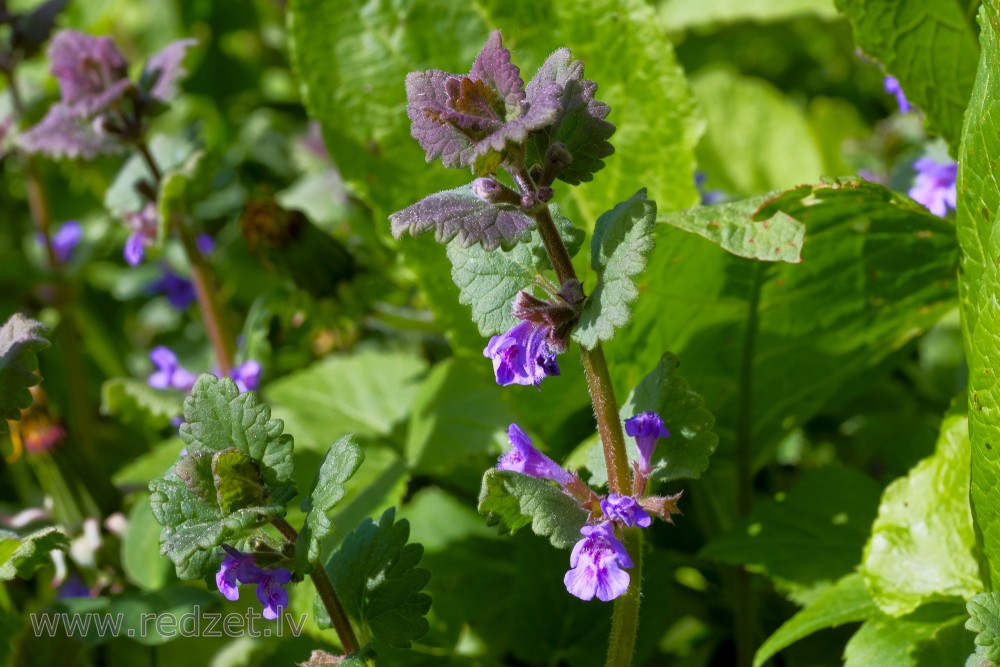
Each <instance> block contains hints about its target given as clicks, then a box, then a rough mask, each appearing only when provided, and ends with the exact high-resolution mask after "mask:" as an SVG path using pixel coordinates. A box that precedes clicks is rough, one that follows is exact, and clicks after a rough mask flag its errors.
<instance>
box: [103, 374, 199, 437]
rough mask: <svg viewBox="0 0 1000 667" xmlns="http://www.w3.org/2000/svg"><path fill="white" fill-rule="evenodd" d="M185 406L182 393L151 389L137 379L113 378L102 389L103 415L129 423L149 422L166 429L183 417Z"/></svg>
mask: <svg viewBox="0 0 1000 667" xmlns="http://www.w3.org/2000/svg"><path fill="white" fill-rule="evenodd" d="M183 405H184V396H183V394H181V392H179V391H172V390H169V389H157V388H155V387H150V386H149V383H147V382H144V381H143V380H137V379H135V378H112V379H110V380H107V381H106V382H105V383H104V384H103V385H102V386H101V414H105V415H110V416H112V417H117V418H118V419H120V420H121V421H122V422H124V423H126V424H129V423H134V422H143V421H145V422H146V423H148V424H149V425H150V426H151V427H152V428H163V427H165V426H166V425H167V424H169V423H170V420H171V419H173V418H174V417H177V416H179V415H180V414H181V411H182V410H183Z"/></svg>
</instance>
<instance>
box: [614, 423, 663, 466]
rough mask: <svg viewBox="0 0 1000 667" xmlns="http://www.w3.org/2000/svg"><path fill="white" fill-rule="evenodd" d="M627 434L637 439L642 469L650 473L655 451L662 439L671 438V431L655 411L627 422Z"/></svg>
mask: <svg viewBox="0 0 1000 667" xmlns="http://www.w3.org/2000/svg"><path fill="white" fill-rule="evenodd" d="M625 433H626V434H628V435H630V436H632V437H633V438H635V444H636V445H637V446H638V447H639V456H640V458H641V459H642V460H641V467H642V469H643V470H645V471H648V470H649V468H650V464H651V462H652V460H653V450H654V449H656V441H657V440H659V439H660V438H669V437H670V431H668V430H667V427H666V426H664V424H663V419H661V418H660V415H658V414H656V413H655V412H653V411H649V412H640V413H639V414H637V415H636V416H634V417H632V418H631V419H626V420H625Z"/></svg>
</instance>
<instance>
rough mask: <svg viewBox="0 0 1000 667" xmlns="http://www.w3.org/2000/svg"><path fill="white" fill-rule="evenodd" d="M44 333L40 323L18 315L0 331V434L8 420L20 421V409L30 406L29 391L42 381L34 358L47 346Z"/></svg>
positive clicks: (0, 328) (15, 314)
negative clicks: (29, 388)
mask: <svg viewBox="0 0 1000 667" xmlns="http://www.w3.org/2000/svg"><path fill="white" fill-rule="evenodd" d="M47 333H48V329H46V327H45V325H43V324H42V323H41V322H36V321H35V320H32V319H29V318H27V317H25V316H24V315H21V314H20V313H14V314H13V315H11V316H10V319H8V320H7V321H6V322H4V325H3V326H2V327H0V433H6V432H7V420H8V419H20V418H21V408H26V407H28V406H29V405H31V393H30V392H29V391H28V387H31V386H34V385H36V384H38V383H39V382H40V381H41V378H39V377H38V375H37V374H36V373H35V371H37V370H38V357H37V356H36V355H37V353H38V351H39V350H43V349H45V348H46V347H48V346H49V341H47V340H46V339H45V335H46V334H47Z"/></svg>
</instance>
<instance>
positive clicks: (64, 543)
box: [0, 526, 69, 581]
mask: <svg viewBox="0 0 1000 667" xmlns="http://www.w3.org/2000/svg"><path fill="white" fill-rule="evenodd" d="M0 540H2V545H3V546H2V551H3V553H4V555H5V558H4V559H3V562H2V563H0V580H2V581H10V580H11V579H13V578H14V577H15V576H17V577H21V578H22V579H27V578H28V577H30V576H31V575H32V573H34V571H35V570H37V569H38V568H40V567H41V566H43V565H45V564H47V563H48V562H49V552H50V551H52V550H54V549H60V550H66V549H69V539H68V538H67V537H66V535H65V534H64V533H63V532H62V531H61V530H59V529H58V528H56V527H54V526H49V527H48V528H39V529H38V530H36V531H34V532H31V533H28V534H27V535H18V534H17V533H15V532H12V531H9V530H3V529H0ZM15 541H16V545H15V544H12V542H15Z"/></svg>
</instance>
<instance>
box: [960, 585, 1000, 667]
mask: <svg viewBox="0 0 1000 667" xmlns="http://www.w3.org/2000/svg"><path fill="white" fill-rule="evenodd" d="M966 608H967V609H968V611H969V620H968V621H966V622H965V628H966V629H967V630H968V631H969V632H975V633H976V646H982V647H984V653H985V654H986V657H987V658H989V660H990V661H991V662H994V663H996V662H1000V593H996V592H990V593H980V594H979V595H977V596H975V597H974V598H972V599H971V600H969V603H968V604H967V605H966Z"/></svg>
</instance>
